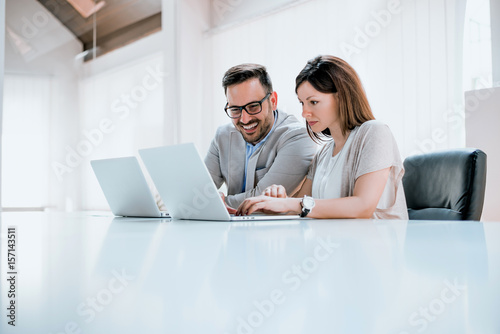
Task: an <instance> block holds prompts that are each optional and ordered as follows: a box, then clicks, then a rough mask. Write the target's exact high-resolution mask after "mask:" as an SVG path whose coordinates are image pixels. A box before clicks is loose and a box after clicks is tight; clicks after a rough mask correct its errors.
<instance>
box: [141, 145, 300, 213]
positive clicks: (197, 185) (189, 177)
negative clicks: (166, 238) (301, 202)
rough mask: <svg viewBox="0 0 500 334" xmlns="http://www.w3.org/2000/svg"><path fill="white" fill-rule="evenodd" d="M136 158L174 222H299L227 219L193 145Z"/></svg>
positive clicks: (166, 148)
mask: <svg viewBox="0 0 500 334" xmlns="http://www.w3.org/2000/svg"><path fill="white" fill-rule="evenodd" d="M139 155H140V156H141V159H142V161H143V162H144V165H145V166H146V168H147V170H148V172H149V175H151V178H152V179H153V182H154V184H155V186H156V189H158V192H159V193H160V196H161V198H162V200H163V202H164V203H165V205H166V206H167V208H168V209H169V213H170V215H171V216H172V218H174V219H193V220H218V221H241V220H276V219H280V220H282V219H303V218H300V216H299V215H293V216H292V215H262V214H256V215H249V216H233V215H230V214H229V213H228V212H227V209H226V207H225V205H224V202H223V201H222V198H221V197H220V196H219V192H218V191H217V188H216V187H215V184H214V182H213V181H212V177H211V176H210V173H209V172H208V170H207V167H206V166H205V163H204V162H203V160H202V158H201V157H200V154H199V153H198V151H197V150H196V147H195V146H194V144H193V143H188V144H180V145H174V146H162V147H156V148H148V149H142V150H139Z"/></svg>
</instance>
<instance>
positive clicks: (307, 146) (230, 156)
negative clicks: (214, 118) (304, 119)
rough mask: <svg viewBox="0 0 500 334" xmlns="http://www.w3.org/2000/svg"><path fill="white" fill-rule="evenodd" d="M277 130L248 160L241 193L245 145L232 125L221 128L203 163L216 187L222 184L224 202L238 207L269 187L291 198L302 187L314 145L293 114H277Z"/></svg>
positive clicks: (314, 150) (314, 151) (279, 112)
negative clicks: (278, 188)
mask: <svg viewBox="0 0 500 334" xmlns="http://www.w3.org/2000/svg"><path fill="white" fill-rule="evenodd" d="M276 122H277V123H276V127H275V129H274V131H273V132H272V133H271V135H270V136H269V137H268V138H267V140H266V142H265V143H264V144H263V145H262V146H261V147H259V148H258V149H257V150H256V151H255V152H254V153H253V155H252V156H251V157H250V159H249V161H248V166H247V179H246V185H245V189H246V191H245V192H244V193H241V189H242V186H243V179H244V176H245V156H246V142H245V140H244V139H243V136H242V135H241V134H240V133H239V132H238V130H236V129H235V128H234V125H233V124H232V123H229V124H225V125H222V126H220V127H219V128H218V129H217V132H216V134H215V137H214V139H213V140H212V143H211V145H210V148H209V151H208V153H207V156H206V157H205V164H206V165H207V168H208V170H209V172H210V174H211V175H212V179H213V181H214V183H215V185H216V186H217V188H219V187H220V186H222V184H223V183H224V182H225V183H226V185H227V190H228V196H227V197H226V203H227V204H228V205H229V206H231V207H233V208H237V207H238V206H239V205H240V203H241V202H243V200H244V199H245V198H248V197H252V196H258V195H260V194H261V193H262V191H264V189H265V188H266V187H268V186H270V185H272V184H281V185H283V186H284V187H285V188H286V190H287V194H288V195H292V194H293V193H294V192H295V191H296V190H297V189H298V187H299V186H300V185H301V184H302V181H303V180H304V177H305V175H306V173H307V170H308V167H309V164H310V162H311V160H312V158H313V156H314V154H315V153H316V149H317V146H316V144H314V142H313V141H312V140H311V139H310V138H309V136H308V135H307V131H306V129H305V127H304V125H303V124H301V123H300V122H299V121H298V120H297V119H296V118H295V117H294V116H293V115H288V114H286V113H284V112H282V111H279V110H278V112H277V119H276Z"/></svg>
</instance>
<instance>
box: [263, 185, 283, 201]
mask: <svg viewBox="0 0 500 334" xmlns="http://www.w3.org/2000/svg"><path fill="white" fill-rule="evenodd" d="M262 195H264V196H269V197H277V198H286V197H287V194H286V189H285V187H283V186H282V185H275V184H273V185H272V186H269V187H267V188H266V189H264V191H263V192H262Z"/></svg>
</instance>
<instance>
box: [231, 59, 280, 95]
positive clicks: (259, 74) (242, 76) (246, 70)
mask: <svg viewBox="0 0 500 334" xmlns="http://www.w3.org/2000/svg"><path fill="white" fill-rule="evenodd" d="M253 78H258V79H259V81H260V84H261V85H262V87H264V90H265V91H266V93H272V92H273V84H272V82H271V78H270V77H269V74H268V73H267V70H266V68H265V67H264V66H262V65H259V64H240V65H236V66H233V67H231V68H230V69H229V70H227V71H226V73H225V74H224V77H223V78H222V87H224V94H226V92H227V87H229V86H232V85H237V84H240V83H242V82H245V81H247V80H249V79H253Z"/></svg>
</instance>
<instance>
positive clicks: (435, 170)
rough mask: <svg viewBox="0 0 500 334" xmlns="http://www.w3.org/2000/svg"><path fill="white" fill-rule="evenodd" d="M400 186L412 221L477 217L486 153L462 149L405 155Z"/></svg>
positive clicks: (481, 194) (483, 185)
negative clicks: (403, 172)
mask: <svg viewBox="0 0 500 334" xmlns="http://www.w3.org/2000/svg"><path fill="white" fill-rule="evenodd" d="M404 166H405V175H404V177H403V187H404V190H405V195H406V204H407V206H408V215H409V218H410V219H414V220H424V219H425V220H479V219H480V218H481V212H482V211H483V203H484V189H485V187H486V154H485V153H484V152H483V151H481V150H478V149H473V148H465V149H453V150H447V151H441V152H434V153H427V154H422V155H415V156H411V157H407V158H406V159H405V161H404Z"/></svg>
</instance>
